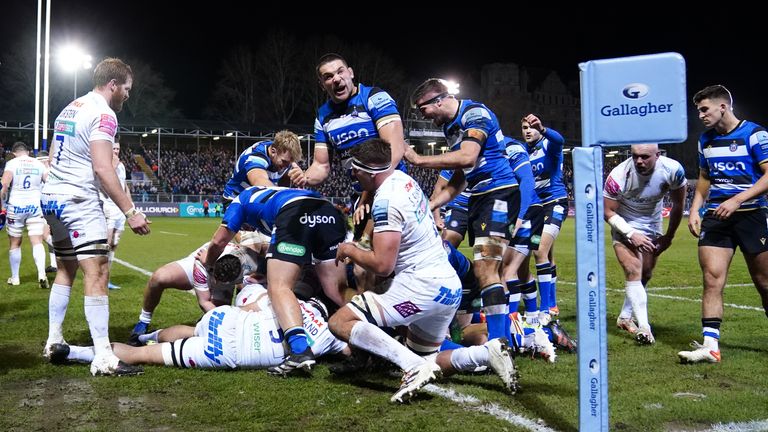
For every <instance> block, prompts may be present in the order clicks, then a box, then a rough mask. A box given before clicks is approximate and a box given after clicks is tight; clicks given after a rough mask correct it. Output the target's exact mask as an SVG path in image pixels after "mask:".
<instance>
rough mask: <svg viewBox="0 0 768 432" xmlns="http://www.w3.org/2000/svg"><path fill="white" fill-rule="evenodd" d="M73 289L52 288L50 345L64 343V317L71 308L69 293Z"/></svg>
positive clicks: (49, 324) (54, 285) (49, 311)
mask: <svg viewBox="0 0 768 432" xmlns="http://www.w3.org/2000/svg"><path fill="white" fill-rule="evenodd" d="M71 290H72V287H68V286H66V285H61V284H57V283H55V284H53V285H52V286H51V294H50V295H49V296H48V343H62V342H64V331H63V329H62V326H63V324H64V317H65V316H66V315H67V306H69V292H70V291H71Z"/></svg>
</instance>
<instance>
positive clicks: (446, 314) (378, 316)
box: [349, 273, 461, 344]
mask: <svg viewBox="0 0 768 432" xmlns="http://www.w3.org/2000/svg"><path fill="white" fill-rule="evenodd" d="M459 303H461V280H460V279H459V277H458V276H456V275H453V276H450V277H442V278H416V277H413V276H411V275H408V274H405V273H401V274H399V275H397V276H395V278H394V280H393V281H392V285H391V286H390V287H389V290H388V291H387V292H385V293H384V294H375V293H373V292H371V291H366V292H365V293H363V294H360V295H356V296H354V297H352V300H351V302H350V304H349V307H350V308H352V310H353V311H354V312H355V314H356V315H357V316H358V317H359V318H360V319H362V320H364V321H368V322H370V323H373V324H376V325H377V326H379V327H395V326H399V325H404V326H408V329H409V330H410V331H412V332H413V333H414V334H415V335H417V336H418V337H419V338H421V339H424V340H425V341H427V342H432V343H438V344H439V343H440V342H442V341H443V340H444V339H445V335H446V334H447V332H448V325H449V324H450V323H451V320H452V319H453V316H454V315H455V314H456V310H457V309H458V307H459Z"/></svg>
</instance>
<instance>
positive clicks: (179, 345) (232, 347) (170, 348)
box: [162, 306, 239, 369]
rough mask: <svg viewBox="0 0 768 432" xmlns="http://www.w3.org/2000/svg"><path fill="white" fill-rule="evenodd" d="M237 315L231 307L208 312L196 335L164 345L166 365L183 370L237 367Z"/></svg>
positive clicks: (235, 310) (199, 324)
mask: <svg viewBox="0 0 768 432" xmlns="http://www.w3.org/2000/svg"><path fill="white" fill-rule="evenodd" d="M238 312H239V311H238V310H237V309H234V308H232V307H231V306H221V307H218V308H216V309H212V310H210V311H208V312H206V314H205V315H203V317H202V318H201V319H200V321H198V323H197V326H196V327H195V336H193V337H190V338H185V339H179V340H176V341H173V342H171V343H168V344H163V347H162V351H163V361H164V362H165V364H166V365H167V366H177V367H184V368H189V367H195V368H230V369H232V368H234V367H235V366H236V365H237V363H236V360H237V337H236V336H237V335H236V332H237V315H238Z"/></svg>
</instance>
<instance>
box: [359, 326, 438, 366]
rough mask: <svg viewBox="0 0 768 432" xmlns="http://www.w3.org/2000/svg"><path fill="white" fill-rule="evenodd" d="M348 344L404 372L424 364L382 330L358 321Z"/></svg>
mask: <svg viewBox="0 0 768 432" xmlns="http://www.w3.org/2000/svg"><path fill="white" fill-rule="evenodd" d="M349 343H350V344H351V345H354V346H356V347H358V348H362V349H364V350H366V351H368V352H370V353H373V354H376V355H377V356H379V357H383V358H385V359H387V360H389V361H391V362H392V363H394V364H396V365H398V366H400V368H401V369H402V370H404V371H409V370H411V369H413V368H415V367H417V366H420V365H422V364H424V362H425V360H424V359H423V358H421V357H420V356H419V355H418V354H416V353H415V352H413V351H411V350H409V349H408V348H406V347H405V346H404V345H402V344H400V343H398V342H397V341H396V340H394V339H392V338H391V337H390V336H389V335H388V334H386V333H384V330H382V329H380V328H378V327H376V326H375V325H373V324H371V323H368V322H363V321H358V322H357V323H356V324H355V325H354V326H353V327H352V332H351V334H350V336H349Z"/></svg>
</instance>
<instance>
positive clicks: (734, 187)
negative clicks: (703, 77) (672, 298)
mask: <svg viewBox="0 0 768 432" xmlns="http://www.w3.org/2000/svg"><path fill="white" fill-rule="evenodd" d="M693 103H694V104H695V105H696V110H697V111H698V113H699V120H701V122H702V124H703V125H704V127H706V128H708V129H707V131H705V132H704V133H703V134H701V137H700V138H699V146H698V150H699V178H698V181H697V182H696V192H695V193H694V196H693V202H692V203H691V208H690V216H689V217H688V229H689V230H690V231H691V234H693V235H694V236H696V237H698V239H699V265H700V266H701V271H702V273H703V274H704V292H703V295H702V302H701V326H702V333H703V335H704V341H703V342H704V343H703V344H700V343H698V342H694V343H693V344H692V345H693V349H692V350H690V351H680V352H679V353H677V355H678V356H679V357H680V361H681V362H683V363H698V362H709V363H719V362H720V360H721V356H720V346H719V341H720V323H721V322H722V320H723V290H724V288H725V281H726V279H727V277H728V267H729V266H730V264H731V259H732V258H733V255H734V253H735V251H736V247H737V246H738V247H739V248H740V249H741V253H742V255H744V261H746V263H747V268H748V269H749V273H750V275H751V276H752V281H753V282H754V284H755V288H757V292H758V293H760V297H761V298H762V303H763V309H764V310H765V311H766V315H768V253H766V251H768V226H766V210H765V207H766V205H768V202H767V201H766V199H765V193H766V191H768V163H767V162H768V132H766V130H765V128H763V127H762V126H760V125H758V124H755V123H752V122H751V121H747V120H739V119H738V118H737V117H736V115H735V114H734V113H733V99H732V97H731V93H730V92H729V91H728V89H726V88H725V87H723V86H721V85H713V86H709V87H705V88H704V89H703V90H701V91H699V92H698V93H696V94H695V95H694V96H693ZM707 196H709V198H708V199H707ZM705 200H706V203H705ZM700 210H701V211H702V212H703V216H701V215H700V213H699V211H700Z"/></svg>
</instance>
